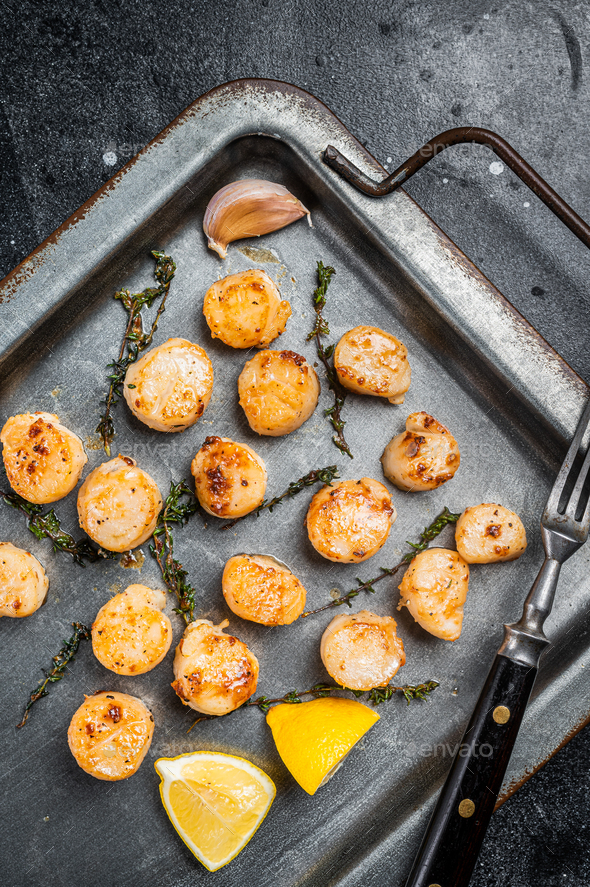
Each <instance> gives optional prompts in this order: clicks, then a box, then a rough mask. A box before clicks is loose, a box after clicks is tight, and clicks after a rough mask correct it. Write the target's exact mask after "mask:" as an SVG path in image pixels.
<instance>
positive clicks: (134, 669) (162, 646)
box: [92, 585, 172, 675]
mask: <svg viewBox="0 0 590 887" xmlns="http://www.w3.org/2000/svg"><path fill="white" fill-rule="evenodd" d="M165 606H166V592H164V591H156V590H155V589H153V588H147V587H146V586H145V585H130V586H129V587H128V588H127V589H125V591H122V592H121V593H120V594H116V595H115V596H114V597H113V598H111V599H110V601H107V603H106V604H105V605H104V606H103V607H101V608H100V610H99V611H98V614H97V616H96V619H95V620H94V622H93V624H92V649H93V650H94V655H95V656H96V658H97V659H98V661H99V662H100V663H101V664H102V665H104V667H105V668H108V669H110V670H111V671H114V672H116V674H125V675H136V674H144V673H145V672H146V671H151V670H152V668H155V667H156V665H158V664H159V663H160V662H161V661H162V659H163V658H164V656H165V655H166V653H167V652H168V650H169V649H170V644H171V643H172V625H171V623H170V620H169V619H168V617H167V616H166V614H165V613H163V612H162V610H163V609H164V607H165Z"/></svg>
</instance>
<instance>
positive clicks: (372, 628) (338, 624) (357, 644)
mask: <svg viewBox="0 0 590 887" xmlns="http://www.w3.org/2000/svg"><path fill="white" fill-rule="evenodd" d="M396 627H397V623H396V621H395V619H393V618H392V617H391V616H376V615H375V614H374V613H370V612H369V611H368V610H360V612H358V613H354V614H352V615H345V614H341V615H340V616H335V617H334V619H332V621H331V622H330V624H329V625H328V627H327V628H326V630H325V631H324V633H323V635H322V642H321V646H320V654H321V657H322V662H323V663H324V667H325V669H326V671H327V672H328V674H329V675H330V677H332V678H334V680H335V681H336V683H337V684H341V685H342V686H343V687H348V688H349V689H350V690H372V689H373V687H386V686H387V684H388V683H389V682H390V680H391V679H392V677H393V676H394V675H395V674H396V673H397V672H398V671H399V669H400V668H401V667H402V665H404V663H405V661H406V654H405V652H404V645H403V641H402V639H401V638H398V636H397V634H396V631H395V629H396Z"/></svg>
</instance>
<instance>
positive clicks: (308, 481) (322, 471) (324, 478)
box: [220, 465, 340, 530]
mask: <svg viewBox="0 0 590 887" xmlns="http://www.w3.org/2000/svg"><path fill="white" fill-rule="evenodd" d="M337 477H340V475H339V474H338V466H337V465H327V466H326V467H325V468H316V469H314V470H313V471H308V473H307V474H305V475H304V476H303V477H300V478H299V480H295V481H291V483H290V484H289V486H288V487H287V489H286V490H285V492H284V493H281V495H280V496H275V497H274V499H269V500H266V499H265V500H264V501H263V502H262V503H261V504H260V505H259V506H258V508H255V509H254V511H250V512H248V514H244V515H242V517H236V518H234V520H232V521H229V523H227V524H223V525H222V526H221V527H220V529H222V530H229V529H230V527H234V526H235V525H236V524H237V523H238V522H239V521H241V520H243V519H244V518H245V517H250V516H251V515H256V517H258V515H259V514H260V513H261V512H262V511H265V509H268V510H269V512H270V513H271V514H272V510H273V508H275V506H276V505H278V504H279V503H280V502H282V501H283V499H286V498H289V499H292V498H293V496H296V495H297V493H301V491H302V490H304V489H305V488H306V487H311V486H313V485H314V484H317V483H321V484H331V483H332V481H333V480H334V479H335V478H337Z"/></svg>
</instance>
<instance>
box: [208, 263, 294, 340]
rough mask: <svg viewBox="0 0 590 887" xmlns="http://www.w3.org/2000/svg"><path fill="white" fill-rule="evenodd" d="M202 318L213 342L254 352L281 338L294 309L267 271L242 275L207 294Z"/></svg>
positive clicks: (228, 278) (227, 278)
mask: <svg viewBox="0 0 590 887" xmlns="http://www.w3.org/2000/svg"><path fill="white" fill-rule="evenodd" d="M203 314H204V315H205V320H206V321H207V323H208V325H209V329H210V330H211V336H212V338H213V339H221V341H222V342H224V343H225V344H226V345H231V347H232V348H253V347H254V346H257V347H260V346H264V345H268V344H269V342H272V340H273V339H276V337H277V336H280V334H281V333H282V332H283V331H284V329H285V326H286V324H287V320H288V319H289V318H290V317H291V306H290V305H289V303H288V302H286V301H284V300H282V299H281V294H280V292H279V290H278V288H277V285H276V284H275V282H274V281H273V280H272V279H271V278H270V277H269V276H268V274H267V273H266V271H240V272H239V273H238V274H230V275H229V277H224V278H223V280H218V281H216V283H214V284H213V286H211V287H210V288H209V289H208V290H207V293H206V295H205V302H204V304H203Z"/></svg>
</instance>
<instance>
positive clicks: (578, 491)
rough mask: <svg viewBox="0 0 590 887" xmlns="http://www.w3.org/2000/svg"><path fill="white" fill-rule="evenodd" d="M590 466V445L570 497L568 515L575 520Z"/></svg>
mask: <svg viewBox="0 0 590 887" xmlns="http://www.w3.org/2000/svg"><path fill="white" fill-rule="evenodd" d="M589 468H590V446H589V447H588V451H587V453H586V456H585V458H584V462H583V463H582V467H581V469H580V473H579V474H578V477H577V479H576V483H575V486H574V488H573V490H572V492H571V494H570V497H569V499H568V503H567V508H566V511H565V513H566V515H567V517H569V518H571V519H572V520H574V521H575V519H576V511H577V510H578V503H579V501H580V496H581V495H582V489H583V487H584V483H585V481H586V478H587V476H588V469H589Z"/></svg>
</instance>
